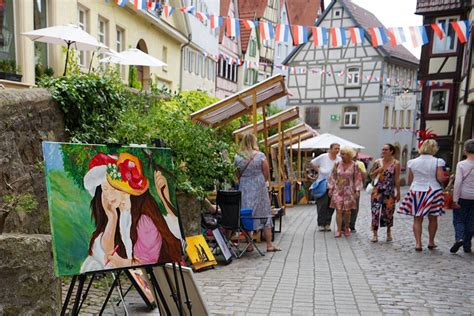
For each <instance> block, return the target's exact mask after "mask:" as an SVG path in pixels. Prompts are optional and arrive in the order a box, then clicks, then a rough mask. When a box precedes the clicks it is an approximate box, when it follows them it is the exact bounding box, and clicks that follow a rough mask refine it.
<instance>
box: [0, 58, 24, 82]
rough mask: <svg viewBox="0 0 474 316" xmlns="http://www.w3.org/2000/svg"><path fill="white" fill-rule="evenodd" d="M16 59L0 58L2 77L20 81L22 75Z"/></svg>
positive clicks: (0, 77)
mask: <svg viewBox="0 0 474 316" xmlns="http://www.w3.org/2000/svg"><path fill="white" fill-rule="evenodd" d="M18 72H19V69H18V67H17V65H16V61H15V60H14V59H6V60H0V79H5V80H10V81H17V82H20V81H21V78H22V75H19V74H18Z"/></svg>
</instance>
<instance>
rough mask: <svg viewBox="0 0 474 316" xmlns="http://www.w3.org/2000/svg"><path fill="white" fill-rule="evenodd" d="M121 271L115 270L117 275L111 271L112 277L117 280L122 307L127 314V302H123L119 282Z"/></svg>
mask: <svg viewBox="0 0 474 316" xmlns="http://www.w3.org/2000/svg"><path fill="white" fill-rule="evenodd" d="M121 272H122V271H119V272H117V275H115V273H114V272H112V277H113V278H114V279H116V280H117V285H118V292H119V296H120V300H121V301H122V304H123V309H124V310H125V315H126V316H128V310H127V304H125V300H124V299H123V291H122V283H120V273H121Z"/></svg>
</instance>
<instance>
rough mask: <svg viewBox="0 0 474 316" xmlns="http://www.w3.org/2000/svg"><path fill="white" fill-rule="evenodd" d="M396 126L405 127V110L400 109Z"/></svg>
mask: <svg viewBox="0 0 474 316" xmlns="http://www.w3.org/2000/svg"><path fill="white" fill-rule="evenodd" d="M398 126H399V127H400V128H405V110H400V122H399V125H398Z"/></svg>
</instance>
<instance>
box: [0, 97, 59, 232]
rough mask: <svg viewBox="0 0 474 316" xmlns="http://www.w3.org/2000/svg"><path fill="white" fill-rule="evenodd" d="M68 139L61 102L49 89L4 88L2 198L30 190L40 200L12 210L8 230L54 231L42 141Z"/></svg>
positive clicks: (0, 159)
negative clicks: (25, 208) (35, 206)
mask: <svg viewBox="0 0 474 316" xmlns="http://www.w3.org/2000/svg"><path fill="white" fill-rule="evenodd" d="M44 140H50V141H65V140H66V135H65V132H64V119H63V116H62V112H61V110H60V109H59V106H58V105H57V104H56V103H54V102H53V101H52V99H51V95H50V93H49V92H48V91H47V90H45V89H4V90H0V199H1V198H2V196H4V195H6V194H18V193H30V194H32V195H34V196H35V197H36V199H37V201H38V203H39V206H38V209H37V210H34V211H33V212H31V213H28V214H27V213H24V212H19V213H15V212H14V213H11V214H10V215H9V216H8V218H7V221H6V224H5V232H21V233H28V234H35V233H36V234H38V233H39V234H48V233H49V232H50V227H49V217H48V204H47V198H46V183H45V178H44V173H43V167H44V165H43V162H42V161H43V155H42V150H41V142H42V141H44Z"/></svg>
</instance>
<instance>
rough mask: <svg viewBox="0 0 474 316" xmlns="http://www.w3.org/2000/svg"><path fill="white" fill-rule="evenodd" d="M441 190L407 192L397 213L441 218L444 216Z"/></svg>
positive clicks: (430, 189)
mask: <svg viewBox="0 0 474 316" xmlns="http://www.w3.org/2000/svg"><path fill="white" fill-rule="evenodd" d="M443 205H444V195H443V190H441V189H438V190H433V189H432V188H431V187H430V188H429V189H428V191H426V192H420V191H412V190H410V191H408V192H407V194H405V197H404V198H403V201H402V203H401V204H400V208H399V209H398V213H401V214H405V215H411V216H427V215H432V216H441V215H443V214H444V210H443Z"/></svg>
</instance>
